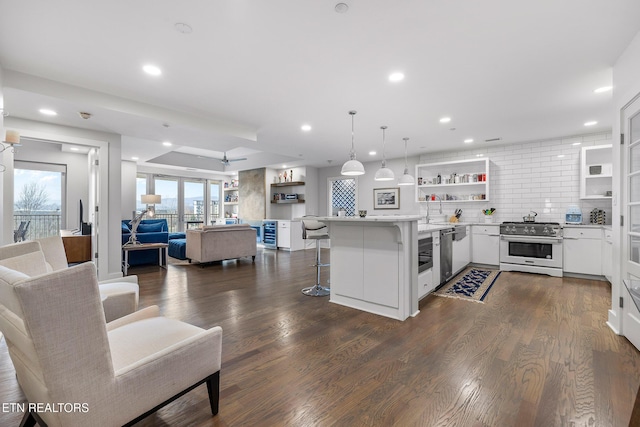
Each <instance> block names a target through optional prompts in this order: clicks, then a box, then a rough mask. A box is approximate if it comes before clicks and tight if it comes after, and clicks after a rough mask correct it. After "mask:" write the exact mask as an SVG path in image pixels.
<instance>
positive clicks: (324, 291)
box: [302, 216, 331, 297]
mask: <svg viewBox="0 0 640 427" xmlns="http://www.w3.org/2000/svg"><path fill="white" fill-rule="evenodd" d="M313 218H314V217H309V216H307V217H304V218H302V238H303V239H305V240H306V239H314V240H315V241H316V263H315V264H314V265H313V266H314V267H315V268H316V271H317V280H316V285H315V286H311V287H309V288H304V289H303V290H302V293H303V294H305V295H308V296H310V297H324V296H327V295H329V294H330V293H331V290H330V289H329V288H328V287H324V286H320V267H327V266H328V265H329V264H322V261H321V260H320V240H323V239H328V238H329V233H328V232H327V231H328V229H327V225H326V224H325V223H323V222H320V221H318V220H315V219H313Z"/></svg>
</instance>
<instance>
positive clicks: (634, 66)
mask: <svg viewBox="0 0 640 427" xmlns="http://www.w3.org/2000/svg"><path fill="white" fill-rule="evenodd" d="M638 95H640V32H639V33H638V34H636V36H635V38H634V39H633V40H632V41H631V43H630V44H629V46H628V47H627V48H626V49H625V51H624V52H623V53H622V55H620V57H619V58H618V60H617V61H616V63H615V65H614V67H613V111H612V115H613V135H616V136H617V135H620V133H621V128H620V120H621V116H620V114H621V110H622V108H623V107H624V106H625V105H626V104H627V103H628V102H630V101H631V100H632V99H633V98H634V97H636V96H638ZM626 144H628V141H627V142H626V143H625V146H626ZM613 149H614V151H613V153H614V155H613V162H614V163H613V171H614V181H613V196H614V203H613V217H615V218H619V217H620V216H621V215H625V212H624V210H623V209H624V206H622V205H621V204H620V203H617V202H618V201H619V200H620V199H621V179H623V178H622V177H621V171H622V168H621V161H620V159H621V155H622V153H621V152H622V150H623V149H624V147H622V146H621V145H620V144H613ZM624 241H625V240H624V236H622V228H621V227H620V222H619V221H614V222H613V276H612V281H613V282H612V286H611V309H610V310H609V318H608V322H607V323H608V324H609V326H610V327H611V328H612V329H613V330H614V331H616V332H622V333H623V334H624V331H623V330H622V310H621V309H620V308H619V306H618V305H619V304H618V301H619V298H620V296H621V295H623V292H624V293H626V291H624V290H623V289H624V285H623V283H622V279H623V278H622V275H621V270H622V262H624V260H623V259H622V249H621V248H622V245H623V244H624ZM625 302H626V301H625ZM627 303H628V304H629V302H627Z"/></svg>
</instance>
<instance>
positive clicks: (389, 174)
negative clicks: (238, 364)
mask: <svg viewBox="0 0 640 427" xmlns="http://www.w3.org/2000/svg"><path fill="white" fill-rule="evenodd" d="M380 129H382V167H381V168H380V169H378V171H377V172H376V176H375V180H376V181H392V180H394V179H395V175H394V174H393V171H392V170H391V169H389V168H388V167H387V159H386V157H385V155H384V131H385V130H386V129H387V127H386V126H380Z"/></svg>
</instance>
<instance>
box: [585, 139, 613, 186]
mask: <svg viewBox="0 0 640 427" xmlns="http://www.w3.org/2000/svg"><path fill="white" fill-rule="evenodd" d="M612 154H613V149H612V148H611V144H608V145H596V146H592V147H582V151H581V153H580V198H581V199H611V191H612V188H613V168H612V163H613V160H612Z"/></svg>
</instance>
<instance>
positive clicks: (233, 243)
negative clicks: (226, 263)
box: [186, 224, 256, 263]
mask: <svg viewBox="0 0 640 427" xmlns="http://www.w3.org/2000/svg"><path fill="white" fill-rule="evenodd" d="M186 239H187V249H186V252H187V254H186V255H187V259H188V260H189V262H191V261H196V262H200V263H205V262H213V261H222V260H225V259H234V258H241V257H248V256H250V257H252V261H255V259H256V230H254V229H253V228H251V226H249V224H238V225H211V226H205V227H202V228H199V229H196V230H187V232H186Z"/></svg>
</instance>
